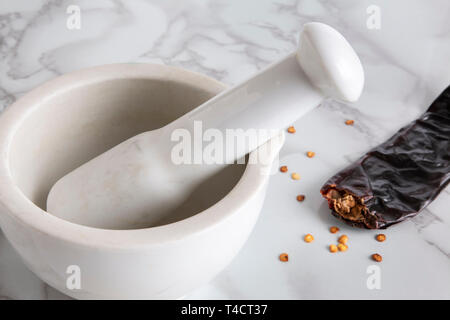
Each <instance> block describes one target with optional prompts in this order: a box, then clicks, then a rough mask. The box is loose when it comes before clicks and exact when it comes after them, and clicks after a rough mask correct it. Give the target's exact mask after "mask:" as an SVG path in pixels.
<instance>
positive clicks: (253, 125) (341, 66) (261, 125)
mask: <svg viewBox="0 0 450 320" xmlns="http://www.w3.org/2000/svg"><path fill="white" fill-rule="evenodd" d="M363 86H364V71H363V68H362V65H361V62H360V60H359V58H358V56H357V55H356V53H355V51H354V50H353V48H352V47H351V46H350V44H349V43H348V42H347V40H346V39H345V38H344V37H343V36H342V35H341V34H340V33H339V32H338V31H336V30H335V29H333V28H332V27H330V26H328V25H326V24H323V23H317V22H312V23H307V24H305V25H304V28H303V30H302V32H301V34H300V39H299V46H298V49H297V50H296V52H293V53H291V54H289V55H287V56H286V57H285V58H284V59H282V60H281V61H279V62H276V63H275V64H272V65H271V66H269V67H268V68H266V69H264V70H262V71H260V72H259V73H258V74H256V75H255V76H253V77H251V78H250V79H248V80H246V81H244V82H243V83H241V84H239V85H237V86H235V87H233V88H231V89H229V90H226V91H224V92H223V93H221V94H219V95H217V96H216V97H214V98H212V99H211V100H208V101H207V102H205V103H204V104H202V105H200V106H199V107H197V108H196V109H194V110H192V111H191V112H189V113H187V114H186V115H184V116H183V117H181V118H179V119H177V120H176V121H174V122H173V123H171V124H170V125H169V126H168V128H166V130H167V132H171V131H173V130H174V129H177V128H184V129H187V130H189V131H190V132H192V133H194V128H193V127H194V121H197V123H198V122H201V125H202V130H203V131H204V130H207V129H216V130H219V131H220V132H221V133H223V134H225V131H226V130H229V129H234V130H235V131H237V130H239V129H240V130H243V131H247V130H249V129H251V130H261V129H262V130H266V131H267V132H269V131H270V132H271V133H270V132H269V134H268V135H266V136H263V137H261V138H259V139H258V140H257V141H256V140H255V141H248V143H247V145H245V146H243V147H242V148H241V149H238V150H237V152H236V153H235V155H234V157H235V159H227V162H228V163H229V162H230V161H233V160H236V159H239V158H240V157H242V156H244V155H245V154H247V153H248V152H250V151H253V150H254V149H256V148H257V147H258V146H259V145H262V144H263V143H265V142H266V141H267V140H269V139H270V138H272V137H273V136H275V135H276V134H277V133H278V132H277V130H278V131H279V130H281V129H283V128H286V127H287V126H289V124H291V123H293V122H294V121H295V120H297V119H298V118H300V117H302V116H303V115H304V114H305V113H307V112H308V111H310V110H311V109H313V108H315V107H316V106H317V105H319V104H320V103H321V102H322V100H323V99H324V98H327V97H331V98H335V99H339V100H344V101H349V102H353V101H356V100H357V99H358V98H359V96H360V95H361V92H362V89H363Z"/></svg>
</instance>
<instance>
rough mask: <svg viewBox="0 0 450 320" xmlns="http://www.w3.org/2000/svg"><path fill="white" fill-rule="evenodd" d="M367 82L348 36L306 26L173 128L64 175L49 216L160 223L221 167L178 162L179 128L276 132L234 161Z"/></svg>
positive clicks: (116, 223)
mask: <svg viewBox="0 0 450 320" xmlns="http://www.w3.org/2000/svg"><path fill="white" fill-rule="evenodd" d="M363 85H364V72H363V68H362V66H361V62H360V60H359V58H358V56H357V55H356V53H355V52H354V50H353V49H352V47H351V46H350V44H349V43H348V42H347V41H346V40H345V39H344V37H343V36H342V35H341V34H340V33H338V32H337V31H336V30H334V29H333V28H331V27H329V26H328V25H325V24H322V23H316V22H313V23H307V24H305V25H304V28H303V31H302V33H301V35H300V41H299V46H298V49H297V50H296V52H294V53H292V54H289V55H288V56H287V57H285V58H284V59H282V60H281V61H279V62H277V63H275V64H273V65H271V66H269V67H268V68H267V69H265V70H263V71H261V72H259V73H258V74H257V75H255V76H254V77H252V78H250V79H248V80H247V81H245V82H243V83H241V84H239V85H237V86H235V87H233V88H230V89H228V90H226V91H225V92H222V93H221V94H219V95H217V96H216V97H214V98H212V99H211V100H209V101H207V102H205V103H203V104H202V105H200V106H199V107H197V108H196V109H194V110H192V111H191V112H189V113H187V114H185V115H183V116H182V117H180V118H179V119H177V120H175V121H173V122H172V123H170V124H168V125H167V126H165V127H163V128H160V129H157V130H153V131H148V132H144V133H141V134H139V135H137V136H134V137H132V138H130V139H128V140H126V141H124V142H122V143H121V144H119V145H117V146H115V147H114V148H112V149H110V150H108V151H107V152H105V153H103V154H101V155H99V156H98V157H96V158H94V159H92V160H90V161H89V162H87V163H85V164H83V165H82V166H80V167H78V168H77V169H75V170H74V171H72V172H70V173H69V174H67V175H65V176H64V177H62V178H61V179H60V180H59V181H58V182H57V183H56V184H55V185H54V186H53V187H52V189H51V190H50V193H49V196H48V199H47V211H48V212H50V213H51V214H53V215H55V216H58V217H61V218H63V219H66V220H68V221H71V222H75V223H79V224H82V225H87V226H91V227H98V228H106V229H120V228H123V226H129V227H131V228H132V227H133V226H136V227H138V226H139V227H142V226H146V227H151V226H155V225H158V223H159V221H161V220H163V219H164V216H165V215H167V214H170V212H171V211H172V210H174V209H175V208H176V207H177V206H179V204H180V203H181V202H183V201H185V200H186V199H188V198H189V194H190V192H191V190H192V188H195V186H196V185H198V184H200V183H201V181H203V180H204V179H205V178H207V177H208V176H211V175H212V174H213V172H214V171H215V170H217V168H218V167H220V166H218V165H208V164H204V163H203V164H201V155H200V158H198V156H199V155H198V154H194V155H193V158H194V160H193V162H194V164H178V163H175V162H176V161H173V157H172V156H173V154H172V153H173V150H174V149H173V148H174V145H175V143H174V142H173V141H172V140H171V137H172V134H173V133H174V132H176V130H177V129H184V132H189V133H191V136H195V134H198V133H196V132H195V131H196V130H198V128H197V129H195V128H194V127H195V126H194V123H195V122H196V123H197V125H198V124H200V123H201V126H202V130H203V132H205V130H207V129H215V132H216V133H217V132H219V133H223V134H224V135H225V132H226V130H228V129H243V130H244V131H246V130H248V129H253V130H270V131H269V132H270V133H271V134H268V135H267V136H265V137H264V138H260V139H258V140H257V141H254V140H251V139H250V140H247V141H246V143H242V144H239V143H237V145H238V147H236V150H235V151H236V152H234V153H233V154H232V155H231V156H230V155H229V154H228V153H227V152H225V155H224V156H225V157H226V159H225V160H224V161H226V163H229V162H230V160H236V159H239V158H241V157H243V156H244V155H245V154H247V153H248V152H250V151H253V150H255V149H256V148H257V147H258V146H259V145H261V144H263V143H265V142H267V141H268V140H269V139H270V138H272V137H275V135H278V134H279V132H280V131H279V130H281V129H284V128H286V127H287V126H288V125H289V124H291V123H292V122H293V121H295V120H296V119H298V118H300V117H301V116H302V115H304V114H305V113H307V112H308V111H310V110H311V109H313V108H314V107H316V106H317V105H319V104H320V103H321V101H322V100H323V99H324V98H327V97H331V98H336V99H340V100H344V101H350V102H352V101H356V100H357V99H358V98H359V96H360V94H361V91H362V88H363ZM197 127H198V126H197ZM217 130H218V131H217ZM178 132H180V131H178ZM225 148H227V146H225ZM196 157H197V159H196ZM197 160H200V161H197ZM205 196H207V195H205Z"/></svg>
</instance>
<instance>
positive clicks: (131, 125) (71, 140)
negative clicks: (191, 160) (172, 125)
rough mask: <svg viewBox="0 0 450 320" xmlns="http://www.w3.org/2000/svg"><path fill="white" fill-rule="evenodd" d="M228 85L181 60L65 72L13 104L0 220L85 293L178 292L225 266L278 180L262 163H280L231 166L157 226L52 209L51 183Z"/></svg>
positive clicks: (64, 283) (3, 123) (68, 286)
mask: <svg viewBox="0 0 450 320" xmlns="http://www.w3.org/2000/svg"><path fill="white" fill-rule="evenodd" d="M224 88H225V86H224V85H223V84H221V83H219V82H217V81H215V80H213V79H210V78H208V77H205V76H203V75H199V74H196V73H192V72H188V71H185V70H182V69H177V68H173V67H167V66H161V65H152V64H117V65H107V66H100V67H94V68H90V69H85V70H81V71H77V72H73V73H70V74H67V75H64V76H61V77H58V78H56V79H54V80H52V81H50V82H47V83H45V84H44V85H42V86H40V87H38V88H36V89H34V90H33V91H31V92H30V93H28V94H27V95H25V96H24V97H22V98H21V99H19V100H18V101H17V102H16V103H14V104H13V105H12V106H10V107H9V108H7V110H6V111H5V112H3V114H2V115H1V117H0V155H1V158H0V206H1V207H0V225H1V228H2V231H3V232H4V234H5V236H6V237H7V238H8V240H9V241H10V242H11V243H12V245H13V246H14V248H15V249H16V250H17V251H18V253H19V254H20V255H21V257H22V258H23V260H24V262H25V263H26V264H27V266H28V267H29V268H30V269H31V270H32V271H33V272H34V273H35V274H37V275H38V276H39V277H40V278H41V279H42V280H44V281H45V282H47V283H48V284H50V285H51V286H53V287H55V288H57V289H58V290H60V291H62V292H64V293H65V294H68V295H69V296H72V297H74V298H82V299H167V298H169V299H170V298H179V297H182V296H183V295H185V294H186V293H188V292H190V291H191V290H193V289H195V288H196V287H199V286H201V285H203V284H205V283H207V282H208V281H210V280H211V279H212V278H213V277H214V276H215V275H217V274H218V273H219V272H220V271H221V270H222V269H224V268H225V267H226V266H227V265H228V264H229V263H230V262H231V260H232V259H233V258H234V256H235V255H236V254H237V252H238V251H239V249H240V248H241V247H242V246H243V244H244V242H245V241H246V239H247V238H248V236H249V234H250V232H251V230H252V228H253V226H254V224H255V222H256V220H257V217H258V215H259V212H260V209H261V207H262V204H263V200H264V196H265V190H266V185H267V181H268V178H269V175H267V174H266V175H264V174H261V170H263V169H267V167H270V165H271V163H270V164H267V163H266V164H261V163H257V164H247V165H230V166H228V167H226V168H225V169H223V170H222V171H221V172H219V173H218V174H217V175H216V176H215V177H213V178H211V179H208V180H207V181H205V182H204V184H203V185H202V186H201V187H200V188H198V189H196V190H192V199H193V201H190V202H189V204H180V209H179V210H176V211H175V212H173V214H171V215H168V216H167V218H166V219H165V221H161V222H160V223H159V224H158V225H154V226H141V227H139V228H135V227H133V228H128V227H127V226H124V228H123V230H122V229H121V230H107V229H97V228H91V227H87V226H82V225H78V224H74V223H71V222H69V221H65V220H62V219H60V218H58V217H55V216H53V215H51V214H49V213H48V212H46V211H45V203H46V198H47V195H48V192H49V190H50V188H51V187H52V185H53V184H54V183H55V182H56V181H57V180H58V179H59V178H61V177H62V176H64V175H65V174H66V173H68V172H70V171H71V170H73V169H75V168H76V167H78V166H79V165H81V164H83V163H84V162H86V161H88V160H90V159H92V158H94V157H95V156H97V155H99V154H101V153H103V152H104V151H106V150H108V149H110V148H111V147H113V146H114V145H117V144H118V143H120V142H122V141H124V140H126V139H127V138H129V137H132V136H134V135H136V134H138V133H141V132H144V131H147V130H152V129H156V128H159V127H161V126H163V125H165V124H167V123H169V122H171V121H172V120H174V119H176V118H178V117H180V116H181V115H182V114H184V113H186V112H188V111H189V110H191V109H193V108H195V107H196V106H198V105H199V104H201V103H202V102H204V101H205V100H207V99H209V98H211V97H213V96H214V95H216V94H217V93H219V92H220V91H222V90H223V89H224ZM281 144H282V141H280V142H279V146H278V147H276V148H274V149H273V154H272V155H270V156H271V157H272V156H273V158H274V159H275V158H276V157H275V156H274V154H276V153H277V152H278V150H279V148H280V147H281ZM254 153H255V152H253V153H252V154H250V155H249V157H250V158H251V157H253V156H255V155H254ZM271 159H272V158H271ZM78 276H79V277H78Z"/></svg>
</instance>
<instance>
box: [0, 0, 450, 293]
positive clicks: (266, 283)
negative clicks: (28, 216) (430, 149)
mask: <svg viewBox="0 0 450 320" xmlns="http://www.w3.org/2000/svg"><path fill="white" fill-rule="evenodd" d="M72 4H75V5H78V6H79V7H80V9H81V28H80V29H79V30H78V29H75V30H69V29H68V28H67V27H66V22H67V18H68V16H69V15H68V14H67V13H66V9H67V7H68V6H69V5H72ZM371 5H376V6H378V7H379V9H380V12H381V20H380V21H381V24H380V29H369V28H367V25H366V22H367V19H368V17H369V16H370V14H368V13H367V11H366V10H367V8H368V7H369V6H371ZM308 21H320V22H325V23H328V24H330V25H332V26H333V27H335V28H337V29H338V30H339V31H341V32H342V33H343V34H344V35H345V36H346V37H347V39H348V40H349V41H350V42H351V43H352V45H353V46H354V48H355V49H356V51H357V52H358V54H359V55H360V57H361V60H362V63H363V65H364V68H365V71H366V85H365V89H364V94H363V96H362V97H361V99H360V100H359V101H358V102H357V103H355V104H352V105H345V104H342V103H339V102H335V101H327V102H326V103H324V104H322V105H321V106H320V107H318V108H317V109H316V110H314V111H312V112H311V113H309V114H308V115H307V116H305V117H304V118H302V119H300V120H299V121H297V122H296V123H294V125H295V127H296V129H297V133H296V134H295V135H288V137H287V141H286V145H285V146H284V148H283V150H282V152H281V158H280V161H281V162H282V163H283V164H286V165H287V166H288V167H289V168H292V169H293V170H296V171H298V172H299V173H300V174H301V176H302V179H301V180H300V181H299V182H293V181H291V180H290V179H289V178H288V177H287V176H283V175H281V174H277V175H275V176H274V177H272V180H271V183H270V186H269V193H268V196H267V199H266V203H265V206H264V208H263V212H262V214H261V217H260V220H259V222H258V224H257V226H256V228H255V231H254V232H253V234H252V236H251V237H250V239H249V241H248V243H247V245H246V246H245V247H244V249H243V250H242V251H241V253H240V254H239V256H238V257H237V258H236V259H235V260H234V261H233V263H232V264H231V265H230V266H229V267H228V268H227V269H226V270H225V271H224V272H222V274H221V275H220V276H218V277H217V278H216V279H215V280H214V281H213V282H211V283H210V284H209V285H207V286H205V287H203V288H200V289H198V290H197V291H196V292H193V293H192V294H191V295H189V296H188V298H193V299H197V298H234V299H241V298H269V299H270V298H287V299H298V298H375V299H378V298H447V299H448V298H450V259H449V258H450V212H449V211H450V210H449V207H450V191H449V188H447V189H446V190H444V191H443V192H442V194H441V195H440V196H439V197H438V199H436V200H435V201H434V202H433V203H432V204H431V205H430V206H429V207H428V208H427V209H426V210H425V211H424V212H423V213H421V214H420V215H418V216H417V217H415V218H413V219H411V220H410V221H408V222H405V223H402V224H401V225H398V226H394V227H392V228H390V229H388V230H387V231H386V232H385V233H386V235H387V237H388V240H387V241H386V243H382V244H380V243H377V242H376V241H374V240H373V236H374V235H375V234H376V232H372V231H366V230H354V229H351V228H349V227H346V226H344V225H342V224H341V223H339V222H337V221H336V220H335V219H334V218H333V217H331V216H330V215H329V212H328V209H327V207H326V205H325V204H324V202H323V200H322V199H321V197H320V195H319V194H318V190H319V188H320V186H321V184H322V183H323V182H324V181H325V180H326V179H327V178H328V177H329V176H331V175H332V174H333V173H335V172H336V171H337V170H339V169H340V168H342V167H343V166H345V165H346V164H348V163H350V162H351V161H354V160H355V159H356V158H358V157H359V156H360V155H361V154H362V153H364V152H365V151H366V150H367V149H368V148H370V147H372V146H375V145H376V144H378V143H380V142H382V141H383V140H385V139H386V138H388V137H389V136H390V135H392V134H393V133H394V132H395V131H397V130H398V129H399V128H400V127H401V126H402V125H404V124H406V123H408V122H410V121H411V120H413V119H415V118H416V117H418V116H419V115H420V114H421V113H422V112H423V111H424V110H425V109H426V108H427V106H428V105H429V104H430V103H431V101H432V100H433V99H434V98H435V97H436V96H437V95H438V94H439V93H440V92H441V91H442V90H443V89H444V88H445V87H446V86H448V85H449V84H450V60H449V59H448V57H449V56H450V24H449V21H450V4H449V2H448V1H447V0H429V1H420V0H414V1H411V0H397V1H389V0H384V1H361V0H348V1H325V0H322V1H317V0H297V1H291V0H248V1H242V0H213V1H203V0H187V1H176V0H166V1H155V0H152V1H145V0H133V1H124V0H122V1H119V0H114V1H113V0H94V1H88V0H84V1H83V0H78V1H60V0H51V1H44V0H35V1H26V0H4V1H2V2H1V3H0V110H3V109H4V108H6V107H8V106H9V105H10V104H11V103H13V102H14V101H15V100H16V99H18V98H19V97H20V96H21V95H23V94H24V93H26V92H28V91H29V90H31V89H32V88H34V87H36V86H37V85H39V84H41V83H43V82H44V81H46V80H49V79H52V78H54V77H56V76H58V75H60V74H64V73H67V72H70V71H73V70H77V69H80V68H84V67H89V66H93V65H98V64H105V63H118V62H144V63H145V62H152V63H162V64H168V65H174V66H178V67H182V68H186V69H189V70H192V71H196V72H200V73H203V74H206V75H208V76H211V77H213V78H215V79H217V80H220V81H223V82H225V83H227V84H230V85H232V84H236V83H239V82H240V81H242V80H244V79H246V78H247V77H249V76H250V75H252V74H254V73H255V72H257V71H258V70H260V69H261V68H263V67H265V66H267V65H269V64H270V63H271V62H274V61H276V60H277V59H279V58H280V57H282V56H284V55H285V54H286V53H288V52H291V51H292V50H294V48H295V46H296V40H297V36H298V33H299V30H300V27H301V25H302V24H303V23H305V22H308ZM345 119H354V120H355V125H354V126H352V127H349V126H345V125H344V121H345ZM307 150H313V151H315V152H316V154H317V155H316V157H315V158H313V159H308V158H306V157H305V156H304V153H305V152H306V151H307ZM298 193H304V194H306V196H307V199H306V201H305V202H304V203H301V204H299V203H298V202H296V200H295V195H296V194H298ZM331 225H338V226H339V227H340V228H341V230H342V231H343V232H345V233H346V234H347V235H348V236H349V238H350V249H349V251H348V252H346V253H343V254H339V255H331V254H329V253H328V251H327V249H326V246H327V245H328V244H330V243H333V242H335V236H334V235H331V234H330V233H328V231H327V229H328V227H329V226H331ZM306 233H313V234H314V235H315V238H316V240H315V242H314V243H313V244H305V243H304V242H303V241H302V237H303V235H304V234H306ZM375 251H377V252H379V253H381V254H382V255H383V257H384V258H385V260H384V261H383V263H382V264H380V265H379V266H380V268H381V271H382V273H381V274H382V288H381V289H380V290H369V289H368V288H367V287H366V279H367V277H368V275H367V273H366V269H367V267H368V266H370V265H372V264H373V262H372V261H371V260H370V258H369V256H370V254H371V253H373V252H375ZM281 252H288V253H289V254H290V261H289V263H287V264H282V263H280V262H279V261H278V260H277V257H278V254H279V253H281ZM400 270H403V271H402V272H400ZM20 298H27V299H64V298H65V296H63V295H61V294H60V293H58V292H57V291H55V290H53V289H52V288H50V287H48V286H47V285H46V284H44V283H42V282H41V281H40V280H39V279H38V278H37V277H35V276H34V275H33V274H32V273H31V272H30V271H28V270H27V269H26V267H25V266H24V265H23V264H22V262H21V261H20V258H19V257H18V256H17V254H16V253H15V252H14V250H13V249H12V248H11V246H10V245H9V244H8V243H7V241H6V239H5V238H4V237H3V236H1V237H0V299H20Z"/></svg>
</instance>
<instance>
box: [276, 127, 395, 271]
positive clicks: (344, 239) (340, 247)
mask: <svg viewBox="0 0 450 320" xmlns="http://www.w3.org/2000/svg"><path fill="white" fill-rule="evenodd" d="M345 124H346V125H349V126H351V125H353V124H354V121H353V120H346V121H345ZM287 131H288V132H289V133H292V134H293V133H295V132H296V130H295V128H294V127H293V126H290V127H289V128H288V129H287ZM315 155H316V154H315V152H313V151H308V152H306V156H307V157H308V158H313V157H314V156H315ZM280 171H281V172H283V173H286V172H288V167H287V166H281V167H280ZM291 178H292V179H293V180H300V175H299V174H298V173H296V172H293V173H292V174H291ZM304 200H305V195H303V194H299V195H297V201H299V202H303V201H304ZM330 232H331V233H333V234H334V233H338V232H339V228H338V227H336V226H332V227H330ZM375 239H376V240H377V241H378V242H383V241H385V240H386V235H384V234H378V235H376V237H375ZM303 240H304V241H305V242H306V243H310V242H313V241H314V236H313V235H312V234H310V233H308V234H306V235H305V236H304V238H303ZM337 242H338V243H337V244H330V245H329V251H330V252H331V253H335V252H338V251H340V252H345V251H347V250H348V244H347V243H348V236H347V235H345V234H343V235H341V236H340V237H339V238H338V240H337ZM371 258H372V260H374V261H376V262H381V261H383V257H382V256H381V255H380V254H378V253H374V254H372V255H371ZM279 259H280V261H282V262H288V261H289V255H288V254H287V253H282V254H280V256H279Z"/></svg>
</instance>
